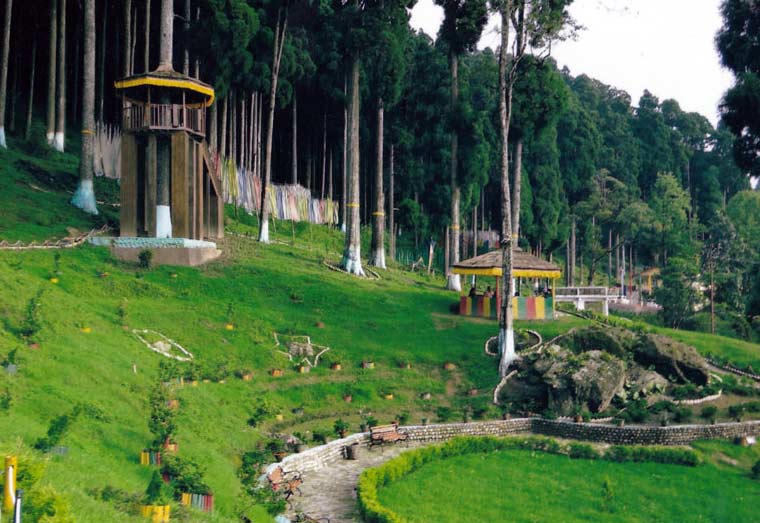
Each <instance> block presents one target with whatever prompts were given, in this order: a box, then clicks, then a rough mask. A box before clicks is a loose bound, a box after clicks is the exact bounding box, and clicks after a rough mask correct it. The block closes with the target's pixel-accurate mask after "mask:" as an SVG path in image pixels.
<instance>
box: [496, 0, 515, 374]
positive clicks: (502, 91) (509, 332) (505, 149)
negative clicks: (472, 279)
mask: <svg viewBox="0 0 760 523" xmlns="http://www.w3.org/2000/svg"><path fill="white" fill-rule="evenodd" d="M511 11H512V1H511V0H505V2H504V3H503V4H502V7H501V24H502V27H501V50H500V53H499V120H500V125H501V147H502V149H501V215H502V224H501V248H502V249H501V252H502V264H501V270H502V278H501V282H502V285H501V313H500V318H499V354H500V358H499V376H500V377H502V378H503V377H504V376H506V375H507V372H508V369H509V366H510V365H511V364H512V362H513V361H514V360H515V357H516V356H515V332H514V318H513V310H512V296H513V295H514V279H513V278H512V247H513V246H512V243H513V241H514V238H513V235H512V202H511V199H512V198H511V193H510V187H509V122H510V118H511V115H512V92H511V91H512V89H511V88H512V81H511V79H508V78H507V60H508V59H509V58H508V49H509V20H510V17H509V13H510V12H511Z"/></svg>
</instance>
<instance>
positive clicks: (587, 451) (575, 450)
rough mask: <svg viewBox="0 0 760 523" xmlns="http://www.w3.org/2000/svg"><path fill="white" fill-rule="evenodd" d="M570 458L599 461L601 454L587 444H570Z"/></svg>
mask: <svg viewBox="0 0 760 523" xmlns="http://www.w3.org/2000/svg"><path fill="white" fill-rule="evenodd" d="M568 456H570V457H571V458H573V459H597V458H599V452H597V450H596V449H595V448H594V447H592V446H591V445H588V444H586V443H570V446H569V447H568Z"/></svg>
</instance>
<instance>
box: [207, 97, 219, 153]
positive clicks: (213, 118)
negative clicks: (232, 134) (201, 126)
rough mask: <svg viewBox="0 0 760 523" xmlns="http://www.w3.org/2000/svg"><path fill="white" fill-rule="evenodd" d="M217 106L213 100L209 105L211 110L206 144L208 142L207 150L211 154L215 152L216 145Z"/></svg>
mask: <svg viewBox="0 0 760 523" xmlns="http://www.w3.org/2000/svg"><path fill="white" fill-rule="evenodd" d="M218 108H219V104H218V103H217V101H216V100H214V103H212V104H211V110H210V111H209V113H210V114H209V120H210V125H209V130H208V142H209V149H210V150H211V151H213V152H216V143H217V127H216V124H217V121H218V119H219V114H218V113H219V109H218Z"/></svg>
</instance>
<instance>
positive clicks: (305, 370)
mask: <svg viewBox="0 0 760 523" xmlns="http://www.w3.org/2000/svg"><path fill="white" fill-rule="evenodd" d="M310 371H311V367H309V366H308V365H299V366H298V374H308V373H309V372H310Z"/></svg>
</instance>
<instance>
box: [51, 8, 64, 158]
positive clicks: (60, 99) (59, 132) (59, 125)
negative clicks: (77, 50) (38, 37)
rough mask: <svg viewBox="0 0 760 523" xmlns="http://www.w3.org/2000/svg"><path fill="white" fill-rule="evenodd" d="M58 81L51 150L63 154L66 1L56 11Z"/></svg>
mask: <svg viewBox="0 0 760 523" xmlns="http://www.w3.org/2000/svg"><path fill="white" fill-rule="evenodd" d="M56 77H57V80H58V93H57V99H56V100H57V107H56V123H55V135H54V136H53V149H55V150H56V151H58V152H61V153H62V152H63V149H64V142H65V134H66V0H60V7H59V9H58V73H57V74H56Z"/></svg>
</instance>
